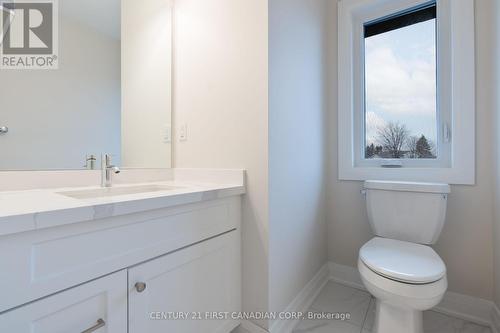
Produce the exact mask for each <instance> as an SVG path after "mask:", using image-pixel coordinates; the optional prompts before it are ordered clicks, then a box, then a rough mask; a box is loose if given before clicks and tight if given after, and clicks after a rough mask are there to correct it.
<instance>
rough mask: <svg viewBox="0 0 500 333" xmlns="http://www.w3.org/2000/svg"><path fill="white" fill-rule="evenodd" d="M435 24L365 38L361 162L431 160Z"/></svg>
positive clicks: (434, 115) (433, 151)
mask: <svg viewBox="0 0 500 333" xmlns="http://www.w3.org/2000/svg"><path fill="white" fill-rule="evenodd" d="M436 80H437V79H436V19H430V20H427V21H424V22H419V23H416V24H411V25H407V26H404V27H402V28H399V29H395V30H390V31H387V32H382V33H379V34H375V35H373V36H370V37H367V38H365V84H366V86H365V90H366V91H365V96H366V105H365V125H366V126H365V158H407V159H415V158H426V159H435V158H436V157H437V153H438V152H437V148H436V142H437V141H436V139H437V111H436V110H437V108H436V104H437V103H436V90H437V87H436V84H437V82H436Z"/></svg>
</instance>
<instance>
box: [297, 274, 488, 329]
mask: <svg viewBox="0 0 500 333" xmlns="http://www.w3.org/2000/svg"><path fill="white" fill-rule="evenodd" d="M310 311H311V312H327V313H350V314H351V318H350V320H345V321H340V320H303V321H302V322H301V323H300V324H299V325H298V326H297V328H296V329H295V330H294V333H310V332H312V333H369V332H371V328H372V326H373V322H374V319H375V302H374V299H373V298H372V297H371V295H370V294H369V293H367V292H365V291H361V290H357V289H354V288H349V287H346V286H343V285H340V284H338V283H334V282H329V283H328V284H327V285H326V286H325V287H324V288H323V290H322V291H321V293H320V294H319V296H318V297H317V298H316V300H315V301H314V303H313V304H312V306H311V309H310ZM424 330H425V333H491V330H490V329H489V328H488V327H484V326H480V325H476V324H473V323H470V322H466V321H464V320H461V319H457V318H453V317H449V316H445V315H443V314H440V313H437V312H434V311H427V312H426V313H425V314H424Z"/></svg>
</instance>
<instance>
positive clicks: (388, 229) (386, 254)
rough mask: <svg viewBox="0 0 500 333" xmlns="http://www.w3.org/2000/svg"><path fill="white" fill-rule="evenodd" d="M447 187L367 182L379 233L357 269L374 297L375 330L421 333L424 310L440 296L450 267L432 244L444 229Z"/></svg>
mask: <svg viewBox="0 0 500 333" xmlns="http://www.w3.org/2000/svg"><path fill="white" fill-rule="evenodd" d="M449 192H450V187H449V185H447V184H434V183H414V182H386V181H366V182H365V184H364V190H363V191H362V193H363V194H365V196H366V205H367V212H368V219H369V222H370V226H371V228H372V230H373V232H374V234H375V235H376V237H375V238H373V239H372V240H370V241H369V242H367V243H366V244H365V245H363V247H362V248H361V249H360V251H359V258H358V270H359V273H360V275H361V279H362V281H363V284H364V285H365V287H366V289H367V290H368V291H369V292H370V293H371V294H372V295H373V296H374V297H375V299H376V310H375V325H374V327H373V332H374V333H401V332H405V333H423V320H422V316H423V311H425V310H429V309H431V308H432V307H434V306H436V305H437V304H438V303H439V302H440V301H441V300H442V298H443V296H444V294H445V292H446V289H447V287H448V282H447V277H446V266H445V264H444V262H443V261H442V259H441V258H440V257H439V255H438V254H437V253H436V252H435V251H434V250H433V249H432V248H431V247H430V246H428V245H430V244H434V243H435V242H436V241H437V240H438V238H439V235H440V234H441V230H442V228H443V225H444V221H445V215H446V205H447V198H448V193H449Z"/></svg>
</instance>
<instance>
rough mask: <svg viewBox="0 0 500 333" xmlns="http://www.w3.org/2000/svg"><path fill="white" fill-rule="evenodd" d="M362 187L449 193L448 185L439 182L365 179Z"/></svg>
mask: <svg viewBox="0 0 500 333" xmlns="http://www.w3.org/2000/svg"><path fill="white" fill-rule="evenodd" d="M364 188H365V189H368V190H386V191H404V192H424V193H441V194H447V193H450V185H448V184H441V183H420V182H399V181H382V180H367V181H365V184H364Z"/></svg>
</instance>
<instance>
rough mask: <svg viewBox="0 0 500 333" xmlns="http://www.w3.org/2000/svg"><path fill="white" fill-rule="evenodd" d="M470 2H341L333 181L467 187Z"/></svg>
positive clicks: (470, 159)
mask: <svg viewBox="0 0 500 333" xmlns="http://www.w3.org/2000/svg"><path fill="white" fill-rule="evenodd" d="M473 13H474V11H473V0H434V1H429V0H341V1H340V3H339V95H338V96H339V105H338V107H339V110H338V112H339V115H338V120H339V124H338V126H339V127H338V132H339V136H338V137H339V178H340V179H346V180H366V179H386V180H415V181H438V182H447V183H452V184H473V183H474V173H475V172H474V107H475V101H474V90H475V84H474V15H473Z"/></svg>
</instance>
